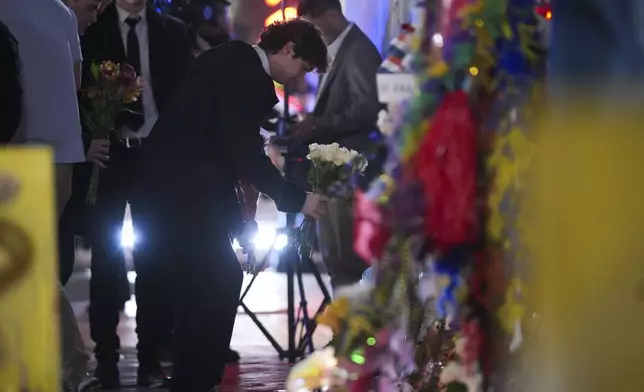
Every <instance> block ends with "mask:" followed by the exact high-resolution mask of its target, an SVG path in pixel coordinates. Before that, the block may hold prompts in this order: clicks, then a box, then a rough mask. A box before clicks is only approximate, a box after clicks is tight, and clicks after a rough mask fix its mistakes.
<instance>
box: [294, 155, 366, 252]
mask: <svg viewBox="0 0 644 392" xmlns="http://www.w3.org/2000/svg"><path fill="white" fill-rule="evenodd" d="M306 158H307V159H308V160H309V161H311V168H310V169H309V173H308V181H309V184H310V185H311V188H312V189H313V191H314V192H315V193H320V194H323V195H327V196H329V197H330V198H343V199H346V200H350V199H351V196H352V193H353V192H352V188H353V187H352V185H353V180H354V179H355V178H356V176H357V175H361V174H362V172H363V171H364V169H365V168H366V167H367V159H366V158H365V157H364V156H362V155H360V153H358V152H357V151H354V150H349V149H348V148H345V147H340V145H339V144H338V143H333V144H317V143H314V144H311V145H309V155H307V156H306ZM314 227H315V226H314V222H313V220H312V219H309V218H305V219H304V222H303V223H302V226H301V227H300V228H301V232H302V238H303V239H304V244H307V245H310V244H311V242H312V240H313V238H314V237H313V235H314V234H315V232H314V230H313V229H314Z"/></svg>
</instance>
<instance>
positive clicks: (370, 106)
mask: <svg viewBox="0 0 644 392" xmlns="http://www.w3.org/2000/svg"><path fill="white" fill-rule="evenodd" d="M369 52H370V51H369ZM369 52H368V51H360V50H355V51H348V52H347V53H346V56H347V57H346V58H345V59H344V62H343V64H344V67H345V69H346V71H345V72H347V73H348V75H347V81H348V84H349V86H348V87H349V92H350V95H351V98H350V99H349V100H348V105H347V106H346V107H345V109H344V110H342V111H341V112H336V113H326V114H325V115H324V116H320V117H314V118H313V127H314V130H313V140H311V142H313V143H321V144H326V143H332V142H336V141H338V140H339V139H342V138H344V137H347V136H351V135H352V134H354V133H356V132H359V131H361V130H364V129H369V128H371V127H373V128H375V125H376V121H377V119H378V112H379V111H380V103H379V102H378V88H377V85H376V72H377V71H378V67H379V66H380V63H381V60H380V56H379V55H378V54H377V52H375V51H374V52H373V53H372V54H369Z"/></svg>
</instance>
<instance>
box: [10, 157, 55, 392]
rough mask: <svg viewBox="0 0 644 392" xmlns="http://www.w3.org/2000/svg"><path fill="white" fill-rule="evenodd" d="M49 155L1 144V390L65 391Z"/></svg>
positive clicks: (52, 188) (13, 391)
mask: <svg viewBox="0 0 644 392" xmlns="http://www.w3.org/2000/svg"><path fill="white" fill-rule="evenodd" d="M52 162H53V156H52V154H51V152H50V151H49V150H48V149H38V148H29V149H23V148H4V149H2V150H0V282H1V284H2V286H3V287H0V391H1V392H20V391H34V392H35V391H39V392H58V391H59V390H60V385H61V381H60V378H59V369H60V365H59V364H60V360H59V357H60V352H59V347H58V337H59V331H58V315H57V313H56V309H58V302H57V286H56V282H57V278H56V276H57V275H56V274H57V267H56V266H57V263H56V260H57V257H56V255H57V252H56V242H55V239H56V236H55V230H54V228H55V222H56V220H55V212H54V210H55V208H54V183H53V165H52ZM8 271H17V273H16V274H13V275H12V276H10V278H9V279H3V277H6V276H7V273H9V274H10V275H11V273H10V272H8Z"/></svg>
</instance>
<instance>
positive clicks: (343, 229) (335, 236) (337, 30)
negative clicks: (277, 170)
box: [294, 0, 383, 289]
mask: <svg viewBox="0 0 644 392" xmlns="http://www.w3.org/2000/svg"><path fill="white" fill-rule="evenodd" d="M298 12H299V14H300V15H301V16H303V17H305V18H306V19H308V20H310V21H311V22H312V23H313V24H315V25H316V26H317V27H318V28H319V29H320V30H321V31H322V34H323V35H324V39H325V41H326V42H327V44H328V51H329V57H330V58H331V65H330V69H329V72H328V73H327V74H326V75H324V76H323V77H322V78H321V80H320V85H319V86H318V93H317V99H316V104H315V109H314V111H313V113H312V114H311V115H309V116H307V117H306V118H305V119H304V120H303V121H302V122H300V123H299V124H297V125H296V126H295V127H294V128H295V129H294V138H295V139H297V140H299V141H301V142H302V143H305V144H309V143H320V144H329V143H334V142H337V143H339V144H340V145H341V146H343V147H347V148H350V149H353V150H356V151H358V152H360V153H361V154H364V155H365V156H367V157H368V158H369V166H368V167H367V172H366V173H365V178H364V180H365V182H367V181H369V180H371V179H372V178H374V177H375V176H376V175H378V174H379V168H380V167H381V161H382V160H383V157H382V153H381V152H380V151H378V149H377V144H376V142H375V141H374V137H375V139H377V136H378V133H377V131H376V129H377V128H376V122H377V119H378V112H379V110H380V104H379V102H378V91H377V86H376V72H377V70H378V68H379V66H380V64H381V62H382V58H381V56H380V53H378V50H377V49H376V47H375V46H374V44H373V43H372V42H371V40H369V37H367V36H366V35H365V34H364V33H363V32H362V31H361V30H360V28H359V27H358V26H356V25H355V24H353V23H351V22H349V21H348V20H347V19H346V17H345V16H344V15H343V13H342V7H341V5H340V1H339V0H301V1H300V5H299V8H298ZM352 216H353V212H352V209H351V205H350V204H349V203H347V202H345V201H343V200H340V199H332V200H331V201H330V202H329V214H328V216H327V217H326V218H324V219H322V220H320V222H319V225H318V234H319V243H320V250H321V253H322V259H323V261H324V263H325V265H326V267H327V269H328V270H329V274H330V275H331V284H332V286H333V287H334V289H335V288H337V287H338V286H343V285H349V284H352V283H355V282H357V281H359V280H360V278H361V277H362V273H363V272H364V270H365V269H366V268H367V265H366V264H365V262H364V261H363V260H362V259H361V258H360V257H359V256H357V255H356V254H355V252H354V250H353V220H352Z"/></svg>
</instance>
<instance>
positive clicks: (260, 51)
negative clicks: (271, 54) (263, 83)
mask: <svg viewBox="0 0 644 392" xmlns="http://www.w3.org/2000/svg"><path fill="white" fill-rule="evenodd" d="M253 49H255V52H257V55H258V56H259V59H260V60H261V61H262V67H264V71H266V73H267V74H268V76H271V69H270V65H269V63H268V56H267V55H266V52H264V49H262V48H260V47H259V46H257V45H253Z"/></svg>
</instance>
